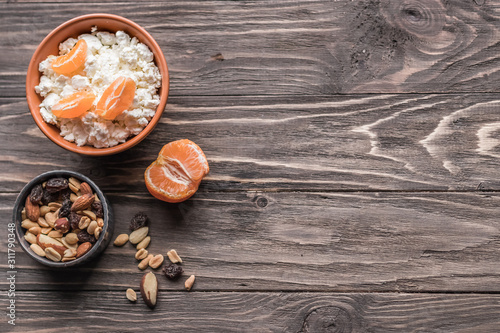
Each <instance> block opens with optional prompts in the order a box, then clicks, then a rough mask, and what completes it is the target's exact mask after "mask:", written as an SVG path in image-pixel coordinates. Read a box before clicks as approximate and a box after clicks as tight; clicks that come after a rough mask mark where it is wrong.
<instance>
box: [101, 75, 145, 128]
mask: <svg viewBox="0 0 500 333" xmlns="http://www.w3.org/2000/svg"><path fill="white" fill-rule="evenodd" d="M134 96H135V82H134V80H132V79H130V78H128V77H123V76H120V77H118V78H117V79H116V80H115V81H113V83H111V85H110V86H109V87H107V88H106V90H104V93H103V94H102V96H101V98H100V99H99V101H98V102H97V105H96V109H95V111H96V113H97V114H98V115H100V116H101V117H102V118H104V119H106V120H113V119H115V118H116V117H117V116H118V115H119V114H120V113H122V112H123V111H125V110H127V109H128V108H129V107H130V105H132V102H133V101H134Z"/></svg>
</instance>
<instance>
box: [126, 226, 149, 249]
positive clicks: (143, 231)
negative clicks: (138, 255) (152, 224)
mask: <svg viewBox="0 0 500 333" xmlns="http://www.w3.org/2000/svg"><path fill="white" fill-rule="evenodd" d="M148 232H149V228H148V227H142V228H139V229H137V230H134V231H132V233H131V234H130V236H129V237H128V240H129V242H130V243H132V244H134V245H135V244H137V243H139V242H141V241H142V240H143V239H144V238H146V236H147V235H148Z"/></svg>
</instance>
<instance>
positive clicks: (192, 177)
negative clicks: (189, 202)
mask: <svg viewBox="0 0 500 333" xmlns="http://www.w3.org/2000/svg"><path fill="white" fill-rule="evenodd" d="M208 171H209V168H208V162H207V158H206V157H205V154H204V153H203V151H202V150H201V148H200V147H198V145H197V144H196V143H194V142H192V141H190V140H187V139H184V140H178V141H173V142H170V143H168V144H166V145H165V146H163V148H162V150H161V151H160V153H159V154H158V158H157V159H156V161H154V162H153V163H152V164H151V165H150V166H149V167H148V168H147V169H146V171H145V172H144V179H145V181H146V187H147V188H148V190H149V192H150V193H151V194H152V195H153V196H154V197H155V198H157V199H160V200H163V201H166V202H181V201H184V200H186V199H188V198H189V197H191V196H192V195H193V194H194V193H195V192H196V191H197V190H198V186H199V185H200V183H201V180H202V178H203V177H205V175H207V174H208Z"/></svg>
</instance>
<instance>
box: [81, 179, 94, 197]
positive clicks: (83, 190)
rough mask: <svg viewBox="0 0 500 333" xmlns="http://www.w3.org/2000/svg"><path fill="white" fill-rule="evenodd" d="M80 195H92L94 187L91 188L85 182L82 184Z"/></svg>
mask: <svg viewBox="0 0 500 333" xmlns="http://www.w3.org/2000/svg"><path fill="white" fill-rule="evenodd" d="M80 193H81V194H82V195H85V194H91V195H92V187H90V185H89V184H87V183H85V182H83V183H81V184H80Z"/></svg>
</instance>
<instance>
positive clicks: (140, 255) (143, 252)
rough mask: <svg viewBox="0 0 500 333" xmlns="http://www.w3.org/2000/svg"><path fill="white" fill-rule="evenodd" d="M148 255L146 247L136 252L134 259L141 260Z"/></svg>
mask: <svg viewBox="0 0 500 333" xmlns="http://www.w3.org/2000/svg"><path fill="white" fill-rule="evenodd" d="M147 256H148V250H146V249H140V250H139V251H137V252H136V254H135V259H137V260H142V259H144V258H146V257H147Z"/></svg>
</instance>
